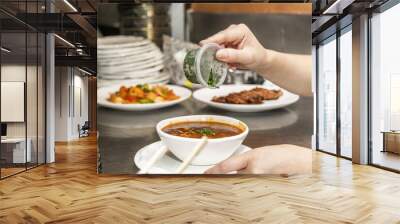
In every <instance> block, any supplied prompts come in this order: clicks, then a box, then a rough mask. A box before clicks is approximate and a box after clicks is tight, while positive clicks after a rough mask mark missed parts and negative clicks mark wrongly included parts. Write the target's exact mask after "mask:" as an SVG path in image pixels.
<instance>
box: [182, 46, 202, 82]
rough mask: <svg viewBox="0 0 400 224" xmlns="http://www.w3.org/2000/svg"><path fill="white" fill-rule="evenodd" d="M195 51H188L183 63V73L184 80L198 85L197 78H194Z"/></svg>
mask: <svg viewBox="0 0 400 224" xmlns="http://www.w3.org/2000/svg"><path fill="white" fill-rule="evenodd" d="M195 55H196V50H190V51H189V52H188V53H187V54H186V56H185V59H184V61H183V71H184V72H185V76H186V78H187V79H188V80H189V81H191V82H193V83H198V81H197V78H196V72H195V66H194V64H195V58H196V56H195Z"/></svg>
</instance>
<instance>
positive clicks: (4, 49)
mask: <svg viewBox="0 0 400 224" xmlns="http://www.w3.org/2000/svg"><path fill="white" fill-rule="evenodd" d="M0 49H1V50H2V51H4V52H6V53H10V52H11V50H9V49H7V48H5V47H1V48H0Z"/></svg>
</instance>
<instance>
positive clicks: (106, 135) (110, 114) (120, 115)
mask: <svg viewBox="0 0 400 224" xmlns="http://www.w3.org/2000/svg"><path fill="white" fill-rule="evenodd" d="M190 114H218V115H224V116H231V117H235V118H237V119H239V120H242V121H243V122H245V123H246V124H247V125H248V126H249V128H250V133H249V135H248V137H247V139H246V140H245V142H244V144H245V145H247V146H250V147H252V148H255V147H260V146H264V145H273V144H284V143H288V144H296V145H301V146H306V147H310V146H311V135H312V132H313V99H312V98H300V100H299V101H298V102H297V103H295V104H293V105H291V106H289V107H287V108H283V109H277V110H273V111H265V112H259V113H235V112H228V111H223V110H219V109H214V108H211V107H208V106H207V105H205V104H202V103H199V102H197V101H195V100H192V99H191V100H188V101H186V102H183V103H182V104H179V105H176V106H173V107H170V108H164V109H160V110H155V111H145V112H127V111H118V110H112V109H108V108H102V107H99V108H98V118H97V119H98V120H97V124H98V129H99V140H98V147H99V155H100V158H99V172H101V173H115V174H134V173H136V172H137V168H136V166H135V165H134V162H133V158H134V155H135V153H136V152H137V151H138V150H139V149H141V148H142V147H144V146H146V145H148V144H150V143H153V142H155V141H158V140H159V138H158V135H157V133H156V130H155V126H156V124H157V123H158V122H159V121H160V120H163V119H166V118H170V117H175V116H183V115H190Z"/></svg>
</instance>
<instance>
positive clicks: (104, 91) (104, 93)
mask: <svg viewBox="0 0 400 224" xmlns="http://www.w3.org/2000/svg"><path fill="white" fill-rule="evenodd" d="M166 86H167V87H168V88H170V89H172V90H173V91H174V93H175V94H176V95H177V96H179V99H177V100H173V101H167V102H160V103H149V104H117V103H112V102H109V101H108V100H107V98H108V97H109V96H110V94H111V93H113V92H116V91H118V90H119V88H120V87H121V84H118V85H112V86H106V87H101V88H98V89H97V104H98V105H100V106H103V107H108V108H112V109H116V110H126V111H145V110H155V109H160V108H164V107H169V106H172V105H175V104H178V103H181V102H183V101H185V100H187V99H188V98H189V97H190V96H191V95H192V92H191V91H190V90H188V89H186V88H184V87H180V86H175V85H166Z"/></svg>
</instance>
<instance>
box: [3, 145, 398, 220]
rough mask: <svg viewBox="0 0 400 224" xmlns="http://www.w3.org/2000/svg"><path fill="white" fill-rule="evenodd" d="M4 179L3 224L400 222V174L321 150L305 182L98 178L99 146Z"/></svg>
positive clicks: (70, 150)
mask: <svg viewBox="0 0 400 224" xmlns="http://www.w3.org/2000/svg"><path fill="white" fill-rule="evenodd" d="M56 160H57V162H56V163H55V164H51V165H47V166H41V167H39V168H36V169H33V170H29V171H27V172H26V173H22V174H19V175H16V176H13V177H10V178H7V179H5V180H2V181H0V223H44V222H47V223H374V224H375V223H385V224H386V223H400V212H399V211H400V200H399V199H400V175H399V174H395V173H391V172H387V171H384V170H380V169H377V168H374V167H368V166H358V165H352V164H351V163H350V162H349V161H347V160H343V159H337V158H335V157H333V156H329V155H326V154H323V153H315V159H314V164H313V166H314V173H313V175H312V176H302V177H290V178H285V177H277V176H274V177H271V176H257V177H249V176H234V177H204V176H198V177H193V176H192V177H183V178H178V177H162V178H161V177H156V178H152V177H132V176H103V175H102V176H99V175H97V174H96V168H95V167H96V142H95V139H94V138H86V139H85V140H82V141H79V142H72V143H70V144H58V145H57V150H56Z"/></svg>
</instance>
